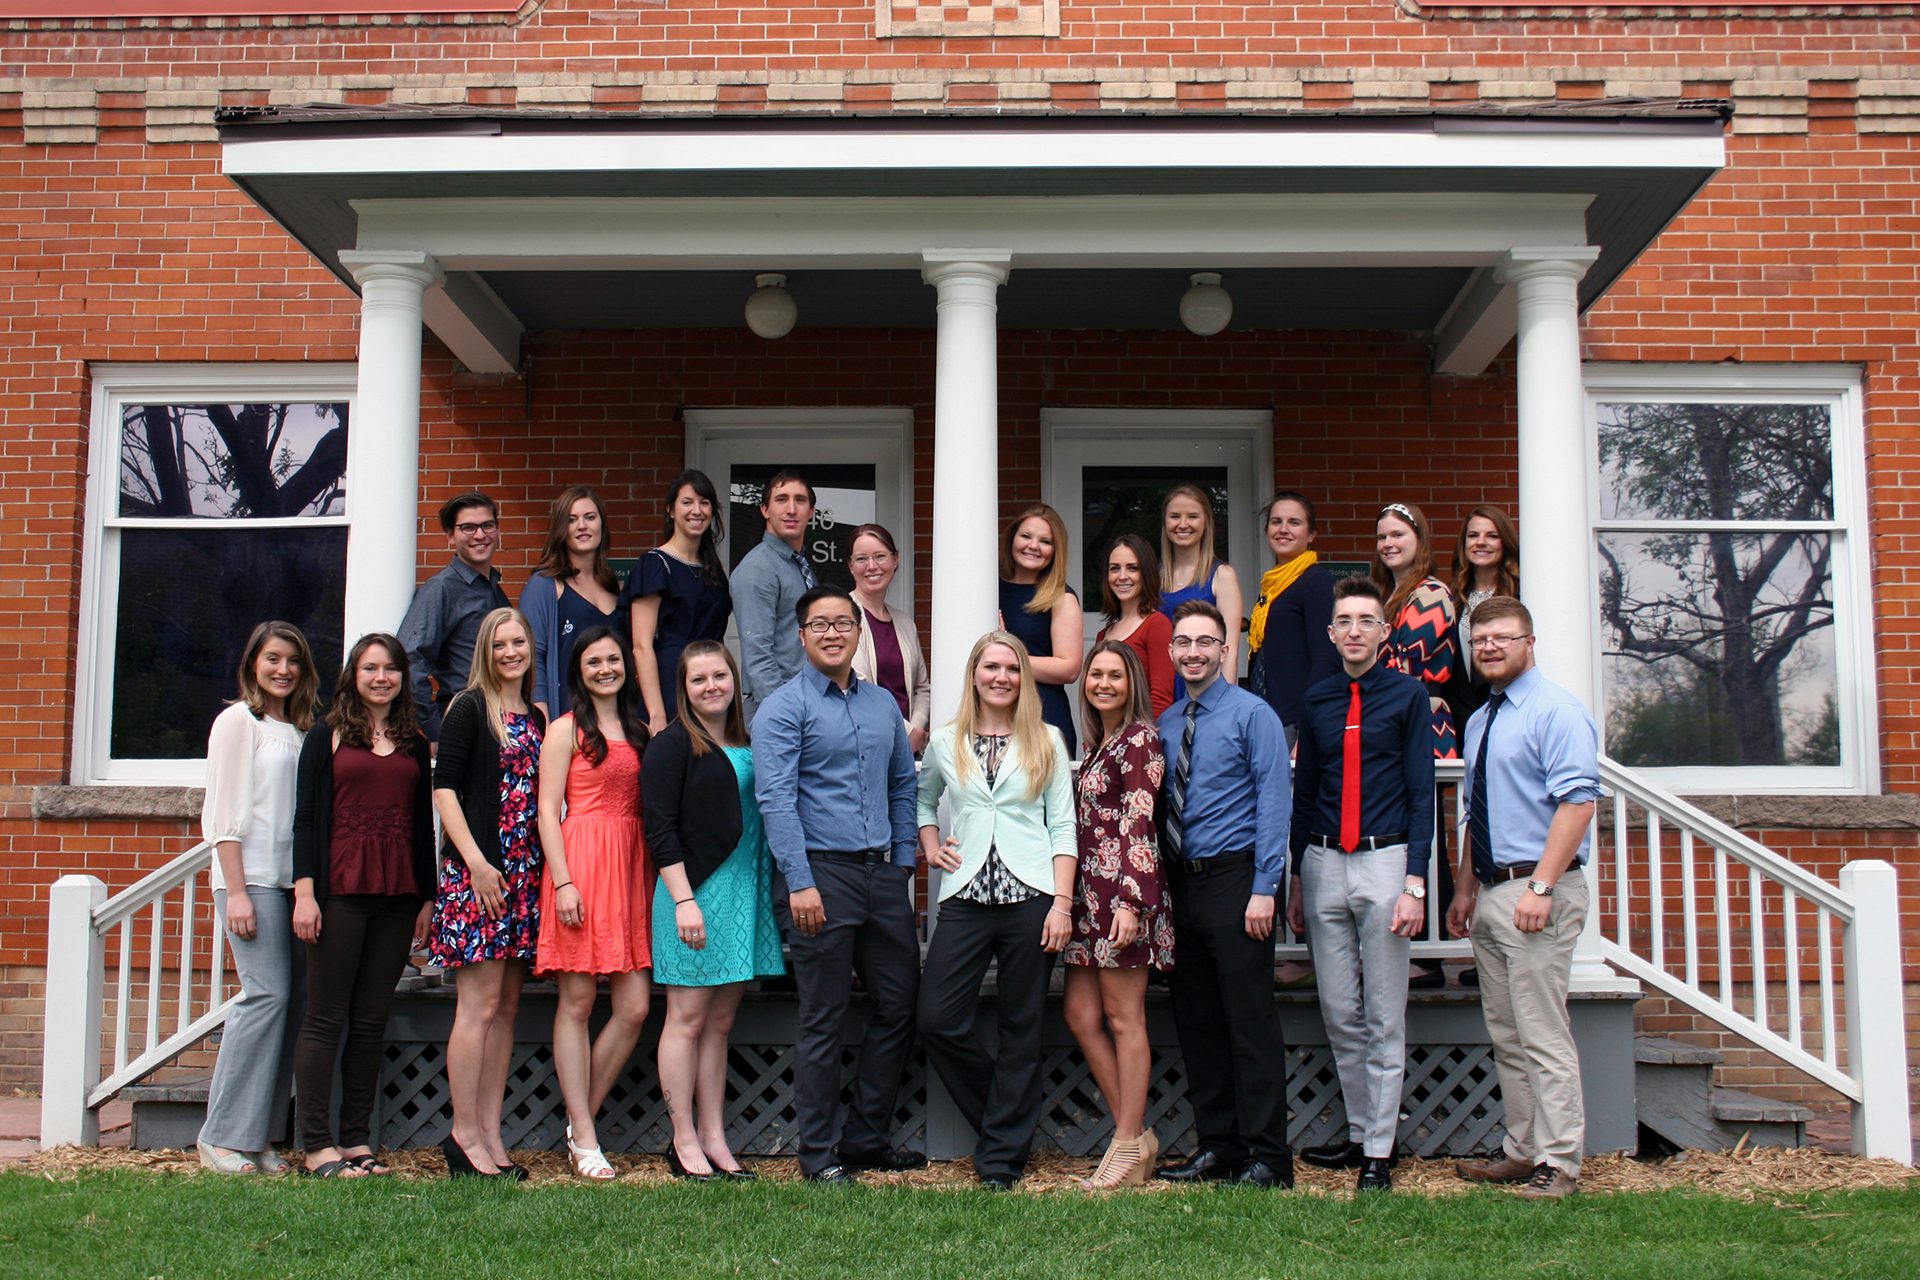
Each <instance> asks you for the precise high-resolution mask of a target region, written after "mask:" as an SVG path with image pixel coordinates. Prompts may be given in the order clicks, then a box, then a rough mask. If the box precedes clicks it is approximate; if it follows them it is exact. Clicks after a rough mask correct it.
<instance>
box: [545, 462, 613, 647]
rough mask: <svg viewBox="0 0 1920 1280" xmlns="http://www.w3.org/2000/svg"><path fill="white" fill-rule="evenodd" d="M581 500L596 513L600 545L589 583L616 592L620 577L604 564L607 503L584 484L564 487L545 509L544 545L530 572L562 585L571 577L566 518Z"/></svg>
mask: <svg viewBox="0 0 1920 1280" xmlns="http://www.w3.org/2000/svg"><path fill="white" fill-rule="evenodd" d="M582 500H585V501H587V502H591V503H592V504H593V509H594V510H595V511H597V512H599V513H600V545H599V546H597V547H595V548H594V549H593V566H592V569H591V572H592V574H593V580H594V581H595V582H597V583H599V584H600V585H601V586H602V587H605V588H606V589H607V590H608V591H614V592H617V591H619V590H620V577H619V575H618V574H616V573H614V571H613V566H612V565H611V564H609V563H608V562H607V542H608V540H609V538H610V536H611V535H610V533H609V531H608V529H607V504H606V503H604V502H602V501H600V495H599V494H597V493H595V492H594V491H593V489H592V488H591V487H590V486H588V485H584V484H570V485H568V486H567V487H566V488H564V489H562V490H561V491H560V496H559V497H557V498H555V499H554V500H553V505H552V506H550V507H548V508H547V545H546V549H545V550H543V551H542V552H541V553H540V563H539V564H538V565H536V566H534V572H536V573H544V574H546V575H547V576H548V577H549V578H552V579H553V580H554V581H555V582H565V581H566V580H567V579H568V578H571V577H573V575H574V568H573V556H572V554H571V553H570V552H569V551H568V550H567V519H568V518H569V517H570V516H572V515H573V504H574V503H576V502H580V501H582ZM528 635H529V636H531V635H532V633H531V632H529V633H528Z"/></svg>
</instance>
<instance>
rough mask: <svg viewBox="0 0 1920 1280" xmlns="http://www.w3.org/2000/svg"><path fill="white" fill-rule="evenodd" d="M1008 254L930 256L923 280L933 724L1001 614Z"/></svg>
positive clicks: (954, 700) (944, 252)
mask: <svg viewBox="0 0 1920 1280" xmlns="http://www.w3.org/2000/svg"><path fill="white" fill-rule="evenodd" d="M1012 256H1013V255H1012V254H1010V253H1008V252H1006V251H1004V250H999V249H930V250H928V251H927V252H926V254H925V255H924V257H925V262H926V266H925V268H924V269H923V270H922V271H921V277H922V278H923V279H925V280H926V282H927V283H928V284H930V285H932V286H933V287H934V288H935V289H936V290H938V291H939V301H938V302H937V303H936V304H935V311H934V314H935V317H936V332H937V334H938V343H937V347H936V355H935V366H934V383H933V388H934V389H933V631H932V633H931V634H930V636H929V637H928V645H927V663H928V669H929V672H930V674H931V676H932V678H933V714H932V723H933V724H935V725H941V724H945V723H946V722H947V721H948V720H950V719H952V718H953V713H954V711H955V710H956V709H957V708H958V707H959V705H960V691H961V689H962V688H963V686H964V679H965V676H964V673H963V672H962V671H961V670H960V667H961V664H962V661H963V659H965V657H966V653H967V649H968V648H969V647H970V646H971V645H972V644H973V642H974V640H975V639H976V638H978V637H979V635H980V633H981V632H983V631H988V630H991V629H992V627H993V625H994V621H995V619H996V618H998V617H999V613H1000V551H999V535H1000V363H999V352H998V349H997V341H998V331H997V327H996V318H997V312H998V307H999V301H998V297H999V290H1000V286H1001V285H1002V284H1005V283H1006V279H1007V272H1008V269H1009V266H1010V264H1011V262H1012Z"/></svg>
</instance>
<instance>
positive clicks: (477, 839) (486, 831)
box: [433, 689, 547, 871]
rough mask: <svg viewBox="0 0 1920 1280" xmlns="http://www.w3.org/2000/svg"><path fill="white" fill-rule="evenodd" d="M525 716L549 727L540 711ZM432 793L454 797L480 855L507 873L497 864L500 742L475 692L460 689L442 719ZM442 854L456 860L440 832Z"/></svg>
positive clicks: (529, 711) (533, 709) (484, 702)
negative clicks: (449, 792)
mask: <svg viewBox="0 0 1920 1280" xmlns="http://www.w3.org/2000/svg"><path fill="white" fill-rule="evenodd" d="M527 714H528V715H530V716H532V717H533V721H534V723H535V724H537V725H539V726H540V728H541V729H542V730H544V729H545V728H546V727H547V718H546V717H545V716H543V715H541V714H540V708H538V707H528V708H527ZM433 789H434V790H435V791H451V792H453V794H454V796H455V798H456V799H458V800H459V802H460V812H461V814H462V815H464V816H465V817H466V820H467V830H468V831H471V832H472V833H473V842H474V844H475V845H477V846H479V849H480V853H481V856H482V857H484V858H486V860H487V861H488V862H489V863H491V864H492V865H493V867H494V868H495V869H496V870H499V871H504V870H506V866H505V864H504V863H502V862H501V860H500V741H499V739H497V738H495V737H494V736H493V731H492V730H491V729H489V728H488V727H487V700H486V698H485V697H483V696H482V695H481V694H480V692H479V691H478V690H474V689H463V690H461V691H460V692H459V693H458V694H457V695H455V697H454V699H453V701H452V702H450V703H448V704H447V709H446V712H445V714H444V715H443V716H442V717H441V720H440V758H439V761H438V763H437V764H435V766H434V770H433ZM440 853H441V855H442V856H443V857H447V858H458V857H459V856H460V851H459V850H458V849H456V848H454V846H453V841H452V840H449V839H447V838H446V834H445V832H444V831H442V833H441V840H440Z"/></svg>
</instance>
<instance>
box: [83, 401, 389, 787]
mask: <svg viewBox="0 0 1920 1280" xmlns="http://www.w3.org/2000/svg"><path fill="white" fill-rule="evenodd" d="M89 373H90V374H91V376H92V379H93V408H92V418H91V420H90V425H89V429H88V433H87V435H88V445H87V462H88V465H87V518H86V527H85V530H84V533H83V541H82V544H81V553H80V632H79V637H78V640H79V643H78V645H77V646H76V648H77V650H78V662H77V664H76V669H75V673H74V700H73V703H74V705H73V759H72V761H71V764H70V767H69V771H68V772H69V777H70V778H71V780H72V781H73V783H74V784H75V785H76V786H86V785H99V784H112V785H121V786H125V785H151V786H199V785H201V784H203V783H204V782H205V781H206V767H207V762H206V759H205V757H200V758H197V759H182V760H154V759H140V758H128V759H115V758H113V757H112V756H111V755H110V751H111V744H112V740H113V739H112V728H113V661H114V644H115V640H114V629H115V626H114V624H115V621H116V619H117V618H118V614H119V603H120V580H119V539H118V532H119V530H121V529H131V528H178V527H182V526H184V525H185V524H187V522H186V521H183V520H179V519H173V518H166V519H153V518H147V517H134V516H122V515H120V514H119V509H120V502H119V499H120V432H121V425H122V424H121V416H122V413H121V411H122V408H123V407H124V406H126V405H128V404H194V403H199V404H210V403H225V404H258V403H280V402H301V403H325V404H339V403H345V404H346V406H347V415H348V417H347V420H348V422H349V423H351V422H352V421H353V409H354V392H355V389H356V386H357V383H358V372H357V367H356V366H355V365H353V364H351V363H325V364H323V363H315V364H98V365H94V366H92V368H91V369H90V370H89ZM352 512H353V490H352V488H351V486H349V488H348V490H347V512H346V514H345V515H340V516H319V517H290V518H274V519H259V520H251V519H243V520H208V521H205V522H203V523H204V525H205V527H207V528H213V527H215V526H216V525H217V526H218V527H219V528H221V529H228V530H239V529H286V528H302V529H314V528H325V527H329V526H332V527H344V526H349V525H350V524H351V518H352Z"/></svg>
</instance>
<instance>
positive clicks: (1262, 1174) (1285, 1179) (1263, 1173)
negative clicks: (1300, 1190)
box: [1233, 1160, 1293, 1191]
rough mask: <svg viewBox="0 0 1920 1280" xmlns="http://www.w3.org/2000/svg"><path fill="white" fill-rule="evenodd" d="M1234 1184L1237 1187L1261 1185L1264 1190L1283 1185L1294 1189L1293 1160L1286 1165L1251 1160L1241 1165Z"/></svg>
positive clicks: (1234, 1177)
mask: <svg viewBox="0 0 1920 1280" xmlns="http://www.w3.org/2000/svg"><path fill="white" fill-rule="evenodd" d="M1233 1185H1234V1186H1236V1187H1259V1188H1261V1189H1263V1190H1271V1189H1273V1188H1274V1187H1283V1188H1285V1189H1287V1190H1289V1191H1291V1190H1292V1189H1293V1162H1292V1161H1291V1160H1289V1161H1288V1162H1287V1163H1286V1164H1285V1165H1281V1166H1275V1165H1270V1164H1268V1163H1267V1162H1266V1161H1265V1160H1249V1161H1247V1162H1246V1163H1245V1164H1243V1165H1241V1166H1240V1171H1239V1172H1238V1173H1236V1174H1234V1175H1233Z"/></svg>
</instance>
